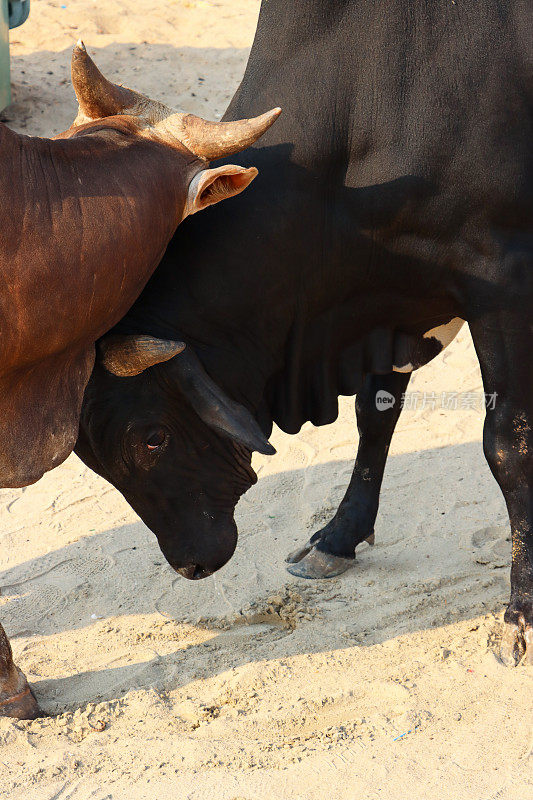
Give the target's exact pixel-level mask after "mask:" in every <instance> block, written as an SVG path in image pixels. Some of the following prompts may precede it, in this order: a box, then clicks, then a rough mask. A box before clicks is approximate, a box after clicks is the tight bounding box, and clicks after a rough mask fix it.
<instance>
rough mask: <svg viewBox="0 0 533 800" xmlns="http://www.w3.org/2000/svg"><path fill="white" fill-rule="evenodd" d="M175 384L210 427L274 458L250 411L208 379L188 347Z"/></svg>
mask: <svg viewBox="0 0 533 800" xmlns="http://www.w3.org/2000/svg"><path fill="white" fill-rule="evenodd" d="M172 374H173V376H174V378H175V379H176V383H177V385H178V387H179V389H180V391H181V392H182V394H183V395H184V396H185V397H186V398H187V400H188V401H189V403H190V404H191V406H192V407H193V409H194V410H195V411H196V413H197V414H198V416H199V417H200V419H202V420H203V421H204V422H205V424H206V425H209V427H210V428H214V429H215V430H217V431H219V433H222V434H224V435H225V436H228V437H229V438H230V439H233V440H234V441H236V442H238V443H239V444H242V445H244V446H245V447H247V448H248V450H257V452H258V453H264V454H265V455H267V456H272V455H274V453H275V452H276V451H275V449H274V447H272V445H271V444H270V442H269V441H268V439H267V438H266V436H265V435H264V434H263V431H262V430H261V428H260V427H259V424H258V422H257V421H256V419H255V418H254V416H253V415H252V414H251V412H250V411H248V409H247V408H245V407H244V406H242V405H240V403H236V402H235V401H234V400H231V399H230V398H229V397H228V396H227V395H226V394H225V393H224V392H223V391H222V389H221V388H220V387H219V386H217V384H216V383H215V382H214V381H213V380H212V379H211V378H210V377H209V375H208V374H207V372H206V371H205V370H204V368H203V366H202V364H201V363H200V360H199V358H198V356H197V355H196V354H195V353H194V352H193V351H192V350H191V349H190V348H187V350H186V352H185V353H184V354H183V355H182V357H181V358H177V359H176V361H175V362H174V363H173V366H172Z"/></svg>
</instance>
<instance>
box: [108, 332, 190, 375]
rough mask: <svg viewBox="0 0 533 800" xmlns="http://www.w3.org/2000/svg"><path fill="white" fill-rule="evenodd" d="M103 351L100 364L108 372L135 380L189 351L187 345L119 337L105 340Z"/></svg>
mask: <svg viewBox="0 0 533 800" xmlns="http://www.w3.org/2000/svg"><path fill="white" fill-rule="evenodd" d="M99 348H100V361H101V363H102V364H103V366H104V367H105V368H106V370H107V371H108V372H111V373H112V374H113V375H117V376H118V377H119V378H131V377H133V376H134V375H140V373H141V372H144V370H145V369H148V368H149V367H153V366H155V364H161V363H162V362H163V361H169V360H170V359H171V358H174V356H177V355H178V353H181V352H182V351H183V350H184V349H185V344H184V343H183V342H174V341H172V340H170V339H156V338H155V337H154V336H139V335H122V336H121V335H116V336H107V337H106V338H105V339H102V341H101V342H100V344H99Z"/></svg>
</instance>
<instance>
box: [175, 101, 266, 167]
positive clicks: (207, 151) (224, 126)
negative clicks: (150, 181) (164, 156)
mask: <svg viewBox="0 0 533 800" xmlns="http://www.w3.org/2000/svg"><path fill="white" fill-rule="evenodd" d="M280 114H281V108H273V109H272V110H271V111H267V112H266V114H262V115H261V116H260V117H252V118H251V119H241V120H237V121H236V122H208V121H207V120H205V119H202V118H201V117H195V116H194V114H173V115H172V117H170V118H169V119H168V120H167V126H168V128H169V129H170V128H173V127H174V124H175V127H176V135H177V136H178V137H179V139H180V141H182V142H183V144H184V145H185V146H186V147H187V149H188V150H190V151H191V153H194V154H195V155H197V156H200V158H205V159H206V160H207V161H212V160H213V159H216V158H225V157H226V156H232V155H233V154H234V153H238V152H240V151H241V150H244V149H245V148H246V147H249V146H250V145H252V144H253V143H254V142H256V141H257V140H258V139H259V137H260V136H262V135H263V134H264V133H265V131H267V130H268V129H269V128H270V126H271V125H272V124H273V123H274V122H275V121H276V120H277V118H278V117H279V115H280Z"/></svg>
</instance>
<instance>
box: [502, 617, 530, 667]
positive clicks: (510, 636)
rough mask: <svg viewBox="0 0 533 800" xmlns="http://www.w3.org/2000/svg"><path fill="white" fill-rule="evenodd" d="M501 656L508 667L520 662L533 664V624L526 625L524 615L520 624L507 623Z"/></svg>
mask: <svg viewBox="0 0 533 800" xmlns="http://www.w3.org/2000/svg"><path fill="white" fill-rule="evenodd" d="M500 658H501V660H502V661H503V663H504V664H505V665H506V666H507V667H516V666H518V664H520V663H523V664H529V665H530V666H533V626H530V625H526V623H525V620H524V618H523V617H522V618H521V619H520V620H519V621H518V624H516V623H511V622H507V623H505V629H504V633H503V636H502V643H501V646H500Z"/></svg>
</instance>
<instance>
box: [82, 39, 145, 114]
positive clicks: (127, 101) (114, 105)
mask: <svg viewBox="0 0 533 800" xmlns="http://www.w3.org/2000/svg"><path fill="white" fill-rule="evenodd" d="M71 72H72V85H73V86H74V91H75V92H76V97H77V98H78V103H79V106H80V116H82V117H86V118H87V119H89V120H93V119H101V118H102V117H112V116H113V115H114V114H123V113H124V109H126V108H133V107H134V106H136V105H138V104H139V103H142V104H144V103H149V102H150V101H149V100H148V98H146V97H144V95H141V94H138V92H133V91H132V90H131V89H126V88H125V87H124V86H117V85H116V84H114V83H111V82H110V81H108V80H107V78H104V76H103V75H102V73H101V72H100V70H99V69H98V67H97V66H96V64H95V63H94V61H93V60H92V58H91V57H90V56H89V54H88V53H87V50H86V49H85V45H84V44H83V42H82V41H81V40H80V41H79V42H78V43H77V44H76V46H75V47H74V50H73V51H72V62H71Z"/></svg>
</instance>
